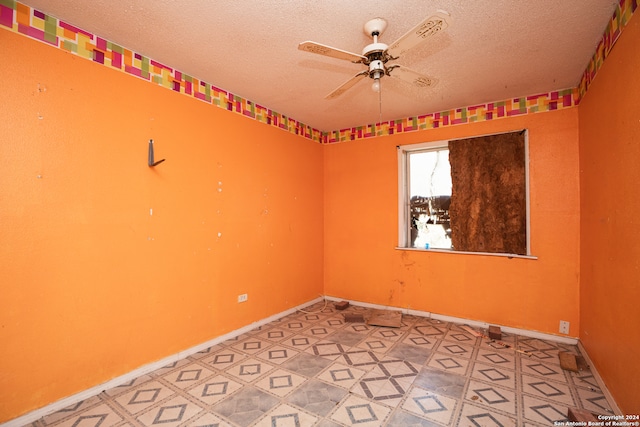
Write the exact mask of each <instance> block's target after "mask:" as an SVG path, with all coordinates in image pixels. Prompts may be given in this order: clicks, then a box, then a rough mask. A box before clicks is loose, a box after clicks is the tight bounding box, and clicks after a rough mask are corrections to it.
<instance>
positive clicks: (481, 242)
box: [449, 131, 527, 255]
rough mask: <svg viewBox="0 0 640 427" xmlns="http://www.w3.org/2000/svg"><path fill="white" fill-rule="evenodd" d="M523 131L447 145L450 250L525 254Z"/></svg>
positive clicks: (453, 142)
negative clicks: (449, 194)
mask: <svg viewBox="0 0 640 427" xmlns="http://www.w3.org/2000/svg"><path fill="white" fill-rule="evenodd" d="M525 160H526V159H525V147H524V131H521V132H514V133H507V134H500V135H491V136H485V137H479V138H469V139H462V140H456V141H450V142H449V163H450V164H451V180H452V184H453V188H452V194H451V207H450V210H449V215H450V217H451V240H452V243H453V249H454V250H457V251H469V252H492V253H493V252H499V253H512V254H520V255H526V253H527V228H526V215H527V212H526V209H527V208H526V187H525V185H526V183H525Z"/></svg>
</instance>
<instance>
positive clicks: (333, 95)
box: [324, 71, 369, 99]
mask: <svg viewBox="0 0 640 427" xmlns="http://www.w3.org/2000/svg"><path fill="white" fill-rule="evenodd" d="M368 75H369V71H362V72H361V73H358V74H356V75H355V76H353V77H351V78H350V79H349V80H347V81H346V82H344V83H342V85H340V86H339V87H338V88H337V89H335V90H334V91H333V92H331V93H330V94H329V95H327V96H325V97H324V98H325V99H334V98H337V97H339V96H340V95H342V94H343V93H345V92H346V91H347V89H349V88H351V87H352V86H353V85H355V84H356V83H358V82H359V81H360V80H361V79H362V78H363V77H366V76H368Z"/></svg>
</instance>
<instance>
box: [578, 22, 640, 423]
mask: <svg viewBox="0 0 640 427" xmlns="http://www.w3.org/2000/svg"><path fill="white" fill-rule="evenodd" d="M636 14H637V13H636ZM638 40H640V18H638V17H634V18H632V20H631V21H630V22H629V24H628V25H627V27H626V28H625V30H624V32H623V33H622V35H621V37H620V39H619V40H618V42H617V43H616V45H615V46H614V48H613V50H612V51H611V54H610V55H609V57H608V58H607V60H606V62H605V63H604V65H603V68H602V69H601V70H600V72H599V73H598V75H597V76H596V78H595V80H594V82H593V83H592V85H591V86H590V87H589V91H588V92H587V95H586V97H585V98H584V99H583V101H582V102H581V103H580V107H579V113H580V115H579V119H580V166H581V175H580V187H581V206H580V210H581V234H582V248H581V267H580V268H581V272H582V275H581V276H582V279H581V292H580V305H581V321H580V325H581V327H580V340H581V341H582V343H583V344H584V346H585V348H586V350H587V353H588V354H589V356H590V357H591V359H592V360H593V362H594V364H595V365H596V368H597V370H598V372H599V373H600V374H601V376H602V377H603V379H604V381H605V383H606V384H607V387H608V388H609V390H610V391H611V393H612V394H613V397H614V398H615V400H616V402H617V403H618V405H619V406H620V409H621V410H622V411H623V412H624V413H626V414H638V413H640V364H639V363H638V355H640V308H639V304H640V217H639V213H640V189H639V188H640V187H639V185H640V109H639V106H640V104H639V103H638V100H639V99H640V82H639V81H638V70H640V50H639V49H638Z"/></svg>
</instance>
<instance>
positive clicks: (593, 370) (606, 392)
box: [578, 341, 624, 415]
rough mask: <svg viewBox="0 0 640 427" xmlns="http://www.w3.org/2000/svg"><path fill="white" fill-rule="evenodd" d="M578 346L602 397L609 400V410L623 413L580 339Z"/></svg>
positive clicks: (619, 413)
mask: <svg viewBox="0 0 640 427" xmlns="http://www.w3.org/2000/svg"><path fill="white" fill-rule="evenodd" d="M578 348H579V349H580V353H581V354H582V357H584V360H585V362H587V365H589V369H591V373H592V374H593V378H595V379H596V382H597V383H598V386H599V387H600V390H602V394H604V397H606V398H607V402H609V405H610V406H611V410H612V411H613V412H614V413H615V414H616V415H624V414H623V413H622V411H621V410H620V408H619V407H618V404H617V403H616V401H615V400H614V399H613V396H612V395H611V392H609V389H608V388H607V386H606V385H605V383H604V381H603V380H602V377H601V376H600V374H599V373H598V370H597V369H596V366H595V365H594V364H593V361H592V360H591V358H589V354H588V353H587V350H586V349H585V348H584V346H583V345H582V342H580V341H578ZM604 415H606V414H604Z"/></svg>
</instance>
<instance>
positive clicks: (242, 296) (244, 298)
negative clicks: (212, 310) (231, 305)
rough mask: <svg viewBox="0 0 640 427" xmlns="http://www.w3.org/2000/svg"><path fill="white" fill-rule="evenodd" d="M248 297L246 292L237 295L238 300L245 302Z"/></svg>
mask: <svg viewBox="0 0 640 427" xmlns="http://www.w3.org/2000/svg"><path fill="white" fill-rule="evenodd" d="M248 299H249V297H248V296H247V294H241V295H238V302H245V301H246V300H248Z"/></svg>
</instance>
